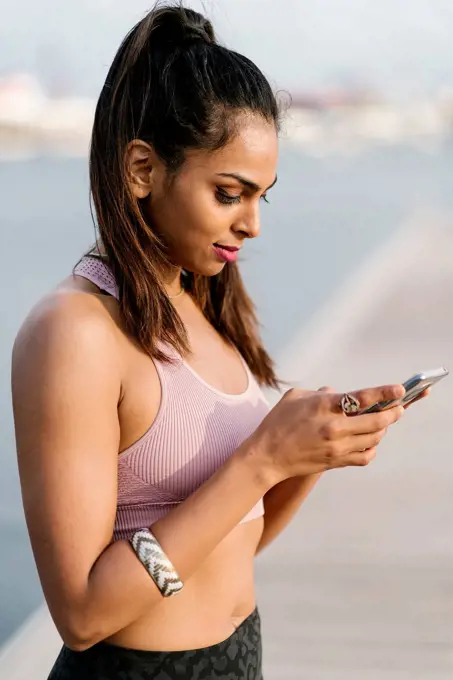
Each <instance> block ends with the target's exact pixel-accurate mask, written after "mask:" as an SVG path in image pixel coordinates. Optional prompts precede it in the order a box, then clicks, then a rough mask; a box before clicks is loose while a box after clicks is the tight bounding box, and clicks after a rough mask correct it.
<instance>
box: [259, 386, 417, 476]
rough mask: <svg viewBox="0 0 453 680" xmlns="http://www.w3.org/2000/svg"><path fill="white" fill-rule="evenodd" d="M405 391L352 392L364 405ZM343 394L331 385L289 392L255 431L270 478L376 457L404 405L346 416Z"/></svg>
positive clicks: (383, 388)
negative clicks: (379, 446)
mask: <svg viewBox="0 0 453 680" xmlns="http://www.w3.org/2000/svg"><path fill="white" fill-rule="evenodd" d="M404 393H405V392H404V387H403V386H402V385H386V386H381V387H373V388H368V389H363V390H359V391H357V392H351V394H352V395H353V396H354V397H356V398H357V399H358V400H359V402H360V405H361V408H367V407H368V406H372V405H373V404H375V403H376V402H378V401H386V400H390V399H400V398H401V397H402V396H403V395H404ZM342 396H343V395H342V394H335V393H333V392H332V391H331V390H330V389H329V388H324V389H322V390H320V391H317V392H311V391H306V390H297V389H291V390H289V391H288V392H286V394H285V395H284V396H283V397H282V399H281V400H280V402H279V403H278V404H277V405H276V406H275V407H274V408H273V409H272V410H271V411H270V413H269V414H268V415H267V416H266V418H265V419H264V420H263V422H262V423H261V425H260V426H259V427H258V429H257V430H256V431H255V433H254V434H253V435H252V439H253V440H254V444H256V446H257V448H256V450H257V451H259V452H260V453H259V455H260V460H261V462H262V463H263V465H264V468H265V471H266V472H267V473H269V475H270V476H271V478H274V479H275V480H276V482H278V481H282V480H283V479H287V478H288V477H295V476H298V475H311V474H316V473H319V472H324V471H326V470H331V469H333V468H339V467H347V466H350V465H367V464H368V463H369V462H370V461H371V460H372V459H373V458H374V456H375V455H376V447H377V445H378V444H379V442H380V441H381V439H382V437H383V436H384V435H385V433H386V431H387V428H388V426H389V425H391V424H392V423H395V422H396V421H397V420H399V419H400V418H401V416H402V415H403V413H404V409H403V407H402V406H395V407H393V408H391V409H388V410H386V411H381V412H380V413H370V414H363V415H355V416H346V415H345V414H344V413H343V411H342V409H341V406H340V401H341V398H342ZM254 448H255V446H254Z"/></svg>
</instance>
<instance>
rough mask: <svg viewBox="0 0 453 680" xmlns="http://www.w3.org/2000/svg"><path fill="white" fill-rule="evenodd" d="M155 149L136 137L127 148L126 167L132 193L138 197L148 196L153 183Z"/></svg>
mask: <svg viewBox="0 0 453 680" xmlns="http://www.w3.org/2000/svg"><path fill="white" fill-rule="evenodd" d="M155 161H156V156H155V151H154V149H153V147H152V146H151V145H150V144H147V143H146V142H143V141H142V140H141V139H134V140H133V141H132V142H130V143H129V144H128V146H127V149H126V168H127V173H128V178H129V182H130V187H131V189H132V193H133V194H134V196H135V197H136V198H147V197H148V196H149V195H150V193H151V191H152V185H153V179H154V177H153V175H154V174H155V173H154V172H153V171H154V170H155Z"/></svg>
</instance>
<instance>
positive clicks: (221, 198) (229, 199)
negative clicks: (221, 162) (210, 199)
mask: <svg viewBox="0 0 453 680" xmlns="http://www.w3.org/2000/svg"><path fill="white" fill-rule="evenodd" d="M215 197H216V199H217V200H218V202H219V203H222V204H223V205H234V204H236V203H240V202H241V197H240V196H231V195H230V194H228V193H227V192H226V191H225V189H222V188H221V187H217V191H216V194H215Z"/></svg>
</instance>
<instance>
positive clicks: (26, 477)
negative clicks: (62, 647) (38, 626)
mask: <svg viewBox="0 0 453 680" xmlns="http://www.w3.org/2000/svg"><path fill="white" fill-rule="evenodd" d="M120 392H121V376H120V369H119V361H118V345H117V340H116V335H115V329H114V326H113V323H112V322H111V320H110V319H109V318H108V317H107V314H106V312H105V310H104V308H103V307H102V305H101V303H100V302H99V301H98V300H96V299H95V298H93V297H92V296H87V295H83V294H79V293H70V294H67V293H66V294H63V295H59V294H57V295H56V296H54V297H53V298H51V299H50V301H48V302H46V303H44V304H43V305H41V307H40V308H39V309H37V310H35V312H33V313H32V314H31V315H30V317H29V318H28V319H27V321H26V322H25V323H24V325H23V327H22V329H21V330H20V332H19V334H18V337H17V339H16V342H15V346H14V350H13V361H12V396H13V410H14V421H15V431H16V442H17V453H18V461H19V473H20V481H21V488H22V498H23V504H24V510H25V516H26V521H27V525H28V530H29V534H30V539H31V543H32V548H33V552H34V556H35V560H36V564H37V568H38V571H39V576H40V579H41V583H42V586H43V590H44V594H45V596H46V599H47V602H48V604H49V608H50V610H51V612H52V615H53V616H54V619H55V620H56V622H57V625H58V624H60V625H59V627H60V628H61V627H63V628H64V627H65V617H66V616H68V615H70V612H71V610H72V609H73V608H76V607H77V603H78V602H82V601H83V596H84V593H85V590H86V587H87V583H88V577H89V573H90V570H91V568H92V567H93V564H94V563H95V561H96V559H97V558H98V557H99V555H100V554H101V552H102V551H103V550H104V549H105V548H106V547H107V545H108V544H109V542H110V541H111V537H112V531H113V526H114V520H115V510H116V491H117V456H118V446H119V423H118V408H117V407H118V401H119V398H120Z"/></svg>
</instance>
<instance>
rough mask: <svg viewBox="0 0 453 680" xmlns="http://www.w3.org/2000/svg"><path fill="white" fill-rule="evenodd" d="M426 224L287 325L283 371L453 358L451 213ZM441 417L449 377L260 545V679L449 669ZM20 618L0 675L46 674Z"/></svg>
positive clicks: (53, 644) (345, 374)
mask: <svg viewBox="0 0 453 680" xmlns="http://www.w3.org/2000/svg"><path fill="white" fill-rule="evenodd" d="M420 224H421V226H417V224H415V223H411V224H410V225H408V227H407V228H406V229H404V230H403V231H402V232H401V234H399V235H397V236H396V237H395V240H394V241H393V243H391V244H388V245H387V247H386V248H385V249H384V250H383V251H382V252H381V253H379V254H378V255H377V256H376V257H375V258H373V260H372V261H370V262H368V263H366V266H364V268H363V269H361V270H359V271H358V273H357V274H356V275H355V277H354V279H353V280H352V281H351V282H350V284H349V286H348V287H347V288H346V290H343V291H341V292H340V294H339V296H338V298H335V299H334V300H333V302H332V304H331V306H329V308H327V309H325V310H323V311H321V313H320V315H319V318H317V319H315V320H314V321H313V324H312V326H311V328H310V329H308V330H307V331H306V332H305V333H304V335H301V336H300V337H299V338H296V339H295V341H294V342H293V343H292V345H291V346H290V347H288V348H287V351H286V353H285V355H284V357H283V359H282V361H281V362H280V363H281V368H282V373H283V376H284V377H287V378H292V379H293V380H294V379H296V380H297V381H300V382H301V384H304V385H306V386H312V387H318V386H320V385H323V384H330V385H333V386H334V387H336V388H337V389H338V390H348V389H352V388H355V387H361V386H365V385H373V384H380V383H383V382H395V381H398V380H400V381H403V380H404V379H406V378H407V377H409V375H411V374H412V373H415V372H417V371H418V370H422V369H425V368H435V367H437V366H440V365H443V364H445V365H446V366H449V367H450V368H451V369H453V257H452V255H453V228H451V226H450V225H448V224H443V223H442V222H441V221H440V220H438V219H436V218H433V217H431V216H429V217H426V216H424V217H423V219H421V220H420ZM314 285H315V282H314ZM307 294H309V291H307ZM450 428H453V376H452V377H451V378H450V379H446V380H445V381H444V382H443V383H441V384H440V385H439V386H438V387H436V388H435V389H434V390H433V394H432V397H431V398H430V399H429V400H427V401H426V402H424V403H422V404H418V405H416V406H414V407H413V409H412V410H411V411H409V412H408V413H407V414H406V416H405V418H404V419H403V420H402V421H401V422H400V423H398V425H396V426H395V427H394V428H393V429H392V431H391V432H390V434H389V435H388V437H387V440H386V441H385V443H384V444H382V446H381V447H380V451H379V456H378V459H377V460H376V461H375V462H374V463H373V465H372V466H370V467H368V468H365V469H357V470H341V471H337V472H333V473H329V474H328V475H326V476H325V478H324V479H323V480H322V481H321V483H320V484H319V485H318V488H317V489H316V490H315V491H314V493H313V494H312V496H311V498H310V499H309V500H308V501H307V503H306V504H305V506H304V508H303V509H302V510H301V511H300V513H299V515H298V517H297V518H296V520H295V521H294V523H293V524H292V525H291V527H290V528H289V529H288V530H287V531H286V533H285V534H284V535H283V536H282V537H281V538H280V539H279V540H278V541H277V542H276V543H275V545H274V546H272V547H271V548H269V549H268V550H267V551H266V552H265V553H264V554H263V556H262V557H260V559H259V560H258V562H257V579H258V589H259V600H260V607H261V612H262V617H263V629H264V642H265V678H266V680H327V679H329V680H346V679H347V680H383V678H385V679H388V680H447V678H448V680H450V678H451V677H452V675H453V540H451V533H452V527H453V501H452V496H453V461H452V446H451V432H450ZM27 626H28V628H27V627H26V628H25V629H24V630H22V631H21V632H20V633H19V635H18V637H17V638H16V641H15V642H14V640H13V641H12V643H11V644H10V645H9V647H8V648H7V649H6V650H5V652H4V654H3V656H1V655H0V677H1V678H5V680H44V679H45V678H46V673H47V671H48V668H49V667H50V665H51V663H52V661H53V659H54V658H55V654H56V651H57V649H58V647H59V641H58V638H57V636H56V634H55V631H54V629H53V627H52V625H51V623H50V622H49V618H48V614H47V612H46V611H45V610H42V611H40V612H38V613H37V614H36V615H35V617H34V618H33V619H32V620H31V621H29V623H28V624H27Z"/></svg>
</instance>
